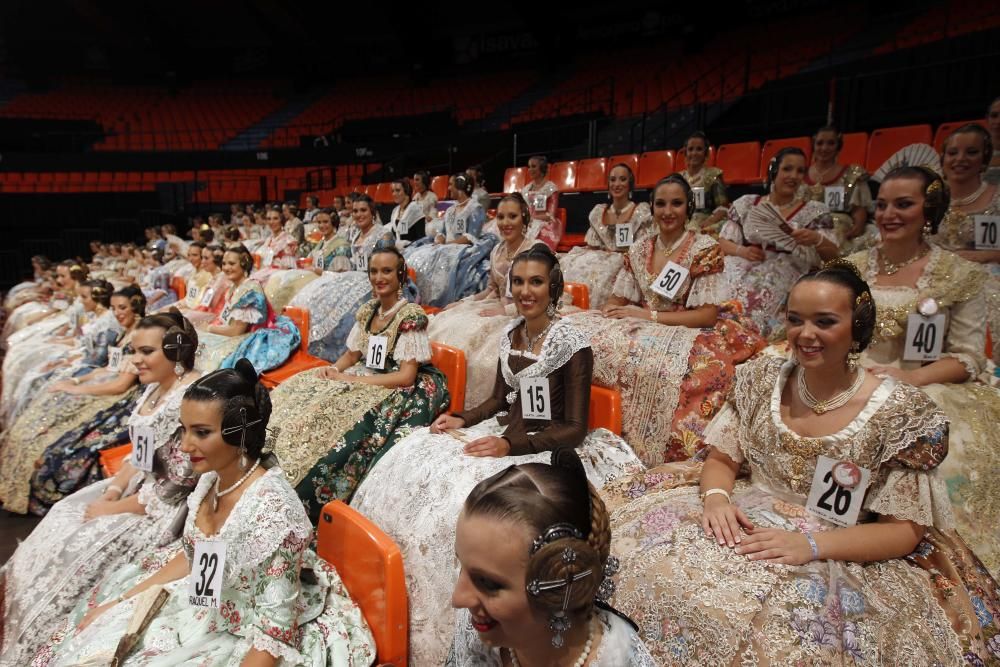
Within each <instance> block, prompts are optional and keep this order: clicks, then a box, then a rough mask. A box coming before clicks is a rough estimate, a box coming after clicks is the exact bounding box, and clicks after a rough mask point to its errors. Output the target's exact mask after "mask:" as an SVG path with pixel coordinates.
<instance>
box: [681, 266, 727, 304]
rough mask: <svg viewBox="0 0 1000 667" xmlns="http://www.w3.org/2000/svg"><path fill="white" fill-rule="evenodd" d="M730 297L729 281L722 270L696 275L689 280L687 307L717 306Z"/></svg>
mask: <svg viewBox="0 0 1000 667" xmlns="http://www.w3.org/2000/svg"><path fill="white" fill-rule="evenodd" d="M729 298H730V294H729V281H728V280H727V279H726V277H725V274H724V273H723V272H722V271H719V272H718V273H709V274H705V275H701V276H698V277H697V278H695V279H694V280H693V281H692V282H691V292H690V293H689V294H688V298H687V307H688V308H698V307H699V306H709V305H710V306H718V305H719V304H721V303H723V302H724V301H727V300H728V299H729Z"/></svg>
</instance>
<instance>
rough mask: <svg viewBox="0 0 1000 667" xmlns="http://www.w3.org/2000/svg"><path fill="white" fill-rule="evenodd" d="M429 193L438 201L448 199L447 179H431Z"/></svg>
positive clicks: (440, 177)
mask: <svg viewBox="0 0 1000 667" xmlns="http://www.w3.org/2000/svg"><path fill="white" fill-rule="evenodd" d="M431 192H433V193H434V194H435V195H437V198H438V199H450V197H449V196H448V177H447V176H435V177H434V178H432V179H431Z"/></svg>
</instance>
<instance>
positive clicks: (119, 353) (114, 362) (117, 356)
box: [108, 347, 125, 372]
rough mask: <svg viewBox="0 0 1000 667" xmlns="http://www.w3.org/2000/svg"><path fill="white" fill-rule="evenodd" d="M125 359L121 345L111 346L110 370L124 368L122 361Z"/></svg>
mask: <svg viewBox="0 0 1000 667" xmlns="http://www.w3.org/2000/svg"><path fill="white" fill-rule="evenodd" d="M124 359H125V353H124V350H123V349H122V348H120V347H109V348H108V370H109V371H116V372H117V371H120V370H121V369H122V361H123V360H124Z"/></svg>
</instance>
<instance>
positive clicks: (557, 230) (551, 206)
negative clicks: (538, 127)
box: [521, 155, 565, 251]
mask: <svg viewBox="0 0 1000 667" xmlns="http://www.w3.org/2000/svg"><path fill="white" fill-rule="evenodd" d="M548 173H549V161H548V159H547V158H546V157H545V156H543V155H536V156H534V157H532V158H529V159H528V184H527V185H525V186H524V187H523V188H521V196H522V197H524V201H526V202H528V208H530V209H531V216H532V218H531V228H530V229H529V230H528V237H529V238H533V239H534V238H537V239H539V240H540V241H542V242H543V243H545V245H547V246H548V247H549V248H551V249H552V250H553V251H555V249H556V246H557V245H559V241H560V240H561V239H562V235H563V231H565V230H563V223H562V221H561V220H560V219H559V218H558V217H556V209H557V208H559V188H558V187H556V184H555V183H553V182H552V181H550V180H548V179H547V178H545V176H546V174H548Z"/></svg>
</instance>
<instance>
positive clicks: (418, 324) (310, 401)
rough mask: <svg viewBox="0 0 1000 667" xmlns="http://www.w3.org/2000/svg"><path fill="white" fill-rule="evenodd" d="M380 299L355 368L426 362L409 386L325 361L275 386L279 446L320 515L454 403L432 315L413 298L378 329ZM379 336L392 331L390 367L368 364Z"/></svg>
mask: <svg viewBox="0 0 1000 667" xmlns="http://www.w3.org/2000/svg"><path fill="white" fill-rule="evenodd" d="M378 306H379V303H378V301H376V300H372V301H369V302H368V303H366V304H365V305H364V306H362V307H361V308H360V309H359V310H358V314H357V319H356V322H355V325H354V329H353V330H352V331H351V334H350V335H349V336H348V338H347V347H348V349H350V350H352V351H356V352H360V353H361V354H362V355H363V357H362V361H361V362H360V363H359V364H357V365H356V366H354V367H353V368H351V369H348V371H347V372H349V373H352V374H356V375H372V374H379V373H391V372H394V371H397V370H399V367H400V364H401V363H402V362H404V361H411V360H412V361H416V362H417V363H418V364H419V367H418V370H417V377H416V380H415V382H414V383H413V385H412V386H409V387H399V388H395V389H393V388H390V387H381V386H377V385H372V384H365V383H360V382H339V381H336V380H329V379H327V378H324V377H322V373H323V369H322V368H320V369H315V370H311V371H305V372H302V373H299V374H297V375H295V376H293V377H292V378H290V379H288V380H286V381H285V382H282V383H281V384H280V385H279V386H278V387H276V388H275V389H274V392H273V393H272V394H271V400H272V402H273V404H274V412H273V414H272V415H271V424H272V426H273V428H274V429H275V432H276V433H277V437H276V442H275V447H274V453H275V455H276V456H277V457H278V460H279V461H280V462H281V464H282V468H283V469H284V470H285V474H286V475H288V479H289V481H290V482H291V484H292V485H293V486H295V488H296V491H297V492H298V494H299V495H300V496H301V498H302V502H303V503H304V504H305V506H306V508H307V510H308V512H309V515H310V516H311V517H312V518H313V520H318V519H319V513H320V510H321V509H322V508H323V505H325V504H326V503H328V502H330V501H331V500H335V499H339V500H343V501H347V500H349V499H350V497H351V496H352V495H353V493H354V490H355V488H357V485H358V484H359V483H360V482H361V480H362V479H363V478H364V476H365V474H366V473H367V472H368V470H369V469H370V468H371V466H372V465H374V464H375V463H376V462H377V461H378V460H379V458H380V457H381V456H382V455H384V454H385V452H387V451H389V450H390V449H391V448H392V447H393V446H394V445H395V444H396V443H397V442H398V441H399V440H401V439H402V438H403V437H405V436H406V435H408V434H409V433H410V432H411V431H413V429H415V428H418V427H421V426H426V425H428V424H430V423H431V422H432V421H433V420H434V418H435V417H437V416H438V415H439V414H440V413H441V412H442V411H443V410H444V409H445V408H446V407H447V405H448V400H449V398H448V390H447V388H446V384H447V383H446V381H445V378H444V375H443V374H442V373H441V371H439V370H438V369H437V368H435V367H434V366H431V365H430V360H431V350H430V344H429V341H428V340H427V315H425V314H424V311H423V309H422V308H420V306H417V305H415V304H412V303H408V302H406V301H405V300H400V301H397V302H396V305H394V306H393V308H392V309H391V310H390V311H389V313H388V314H390V315H392V319H391V320H390V321H389V323H388V324H386V325H385V326H384V327H383V328H382V329H380V330H378V331H373V330H372V320H373V319H374V317H375V315H376V314H377V313H378ZM372 336H385V337H386V339H387V340H386V350H385V354H386V358H385V367H384V368H383V369H372V368H368V367H367V366H366V365H365V361H366V360H365V358H364V355H366V354H367V351H368V341H369V339H370V338H371V337H372Z"/></svg>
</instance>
